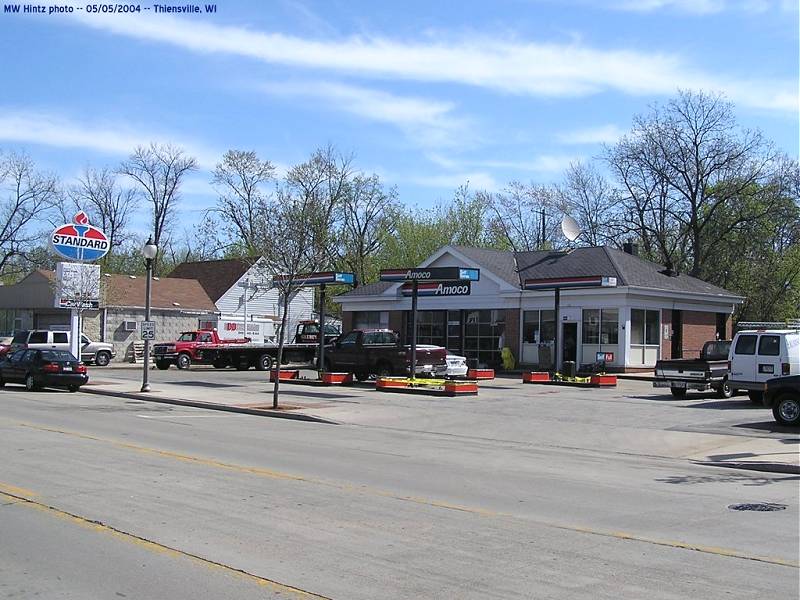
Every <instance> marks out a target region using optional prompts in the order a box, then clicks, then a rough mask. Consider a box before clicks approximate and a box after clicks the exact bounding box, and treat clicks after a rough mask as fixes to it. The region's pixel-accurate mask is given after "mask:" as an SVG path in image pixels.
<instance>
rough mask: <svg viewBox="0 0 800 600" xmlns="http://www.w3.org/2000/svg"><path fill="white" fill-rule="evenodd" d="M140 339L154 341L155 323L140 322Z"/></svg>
mask: <svg viewBox="0 0 800 600" xmlns="http://www.w3.org/2000/svg"><path fill="white" fill-rule="evenodd" d="M142 339H143V340H154V339H156V322H155V321H142Z"/></svg>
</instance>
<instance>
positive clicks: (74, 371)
mask: <svg viewBox="0 0 800 600" xmlns="http://www.w3.org/2000/svg"><path fill="white" fill-rule="evenodd" d="M87 381H89V376H88V375H87V374H86V365H84V364H83V363H82V362H80V361H79V360H78V359H77V358H75V357H74V356H72V354H70V353H69V352H67V351H65V350H16V351H14V352H11V353H9V354H8V355H6V357H5V358H3V360H2V361H0V387H3V386H4V385H5V384H6V383H21V384H23V385H24V386H25V388H26V389H27V390H28V391H35V390H38V389H41V388H43V387H63V388H67V389H68V390H69V391H70V392H77V391H78V390H79V389H80V387H81V386H82V385H84V384H85V383H86V382H87Z"/></svg>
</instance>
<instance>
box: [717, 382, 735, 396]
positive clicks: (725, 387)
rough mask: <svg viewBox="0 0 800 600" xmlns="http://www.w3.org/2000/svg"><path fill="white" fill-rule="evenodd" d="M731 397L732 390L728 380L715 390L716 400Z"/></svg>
mask: <svg viewBox="0 0 800 600" xmlns="http://www.w3.org/2000/svg"><path fill="white" fill-rule="evenodd" d="M731 396H733V388H732V387H731V384H730V383H728V380H727V379H726V380H725V381H723V382H722V385H721V386H719V387H718V388H717V398H730V397H731Z"/></svg>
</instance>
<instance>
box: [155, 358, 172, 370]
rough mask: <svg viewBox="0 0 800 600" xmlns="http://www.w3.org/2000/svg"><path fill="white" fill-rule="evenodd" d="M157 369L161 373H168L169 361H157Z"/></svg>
mask: <svg viewBox="0 0 800 600" xmlns="http://www.w3.org/2000/svg"><path fill="white" fill-rule="evenodd" d="M156 369H158V370H159V371H166V370H167V369H169V361H168V360H157V361H156Z"/></svg>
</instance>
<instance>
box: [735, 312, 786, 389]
mask: <svg viewBox="0 0 800 600" xmlns="http://www.w3.org/2000/svg"><path fill="white" fill-rule="evenodd" d="M740 325H743V324H741V323H740ZM746 325H750V324H749V323H748V324H746ZM753 325H756V327H753V328H752V329H751V328H749V327H748V328H746V329H744V330H743V331H739V332H738V333H737V334H736V336H735V337H734V338H733V345H732V346H731V354H730V363H731V365H730V375H729V383H730V386H731V387H732V388H733V389H741V390H747V393H748V395H749V396H750V400H751V401H752V402H753V403H754V404H761V403H762V401H763V398H764V384H765V383H766V382H767V380H769V379H772V378H774V377H785V376H788V375H800V328H798V329H790V328H786V325H782V327H783V328H780V327H781V324H774V323H754V324H753Z"/></svg>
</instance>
